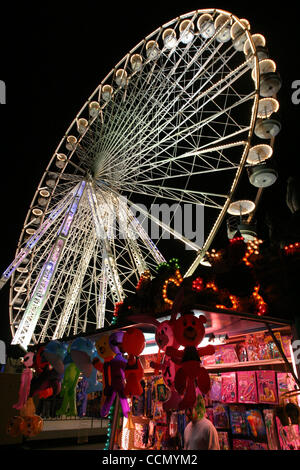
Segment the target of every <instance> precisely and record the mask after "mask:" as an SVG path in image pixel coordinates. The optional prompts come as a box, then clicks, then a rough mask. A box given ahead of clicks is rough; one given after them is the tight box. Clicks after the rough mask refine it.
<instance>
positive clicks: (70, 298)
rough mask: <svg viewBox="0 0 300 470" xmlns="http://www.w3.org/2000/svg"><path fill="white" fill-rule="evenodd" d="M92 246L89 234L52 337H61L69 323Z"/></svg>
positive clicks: (92, 250)
mask: <svg viewBox="0 0 300 470" xmlns="http://www.w3.org/2000/svg"><path fill="white" fill-rule="evenodd" d="M94 246H95V240H94V238H93V237H92V236H91V237H90V239H89V243H88V244H87V245H85V246H84V248H83V252H84V256H83V257H82V258H81V262H80V263H79V265H78V268H77V270H76V274H75V276H74V279H73V282H72V284H71V285H70V287H69V290H68V293H67V296H66V300H65V302H64V308H63V312H62V314H61V316H60V318H59V321H58V323H57V325H56V328H55V331H54V334H53V339H57V338H62V337H63V335H64V333H65V330H66V327H67V325H68V324H69V320H70V316H71V313H72V311H73V308H74V305H75V303H76V300H77V298H78V295H79V293H80V289H81V286H82V283H83V279H84V276H85V273H86V270H87V268H88V266H89V263H90V260H91V257H92V255H93V252H94Z"/></svg>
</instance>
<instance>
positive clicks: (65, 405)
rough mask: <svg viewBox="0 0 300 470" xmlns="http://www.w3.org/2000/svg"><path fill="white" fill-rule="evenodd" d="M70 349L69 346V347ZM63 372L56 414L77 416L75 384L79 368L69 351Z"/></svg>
mask: <svg viewBox="0 0 300 470" xmlns="http://www.w3.org/2000/svg"><path fill="white" fill-rule="evenodd" d="M69 349H70V348H69ZM64 365H65V372H64V378H63V382H62V385H61V396H62V397H63V401H62V404H61V407H60V409H59V410H57V412H56V415H57V416H77V407H76V386H77V383H78V379H79V375H80V370H79V369H78V367H77V366H76V364H75V363H74V362H73V361H72V358H71V354H70V351H68V353H67V355H66V357H65V359H64Z"/></svg>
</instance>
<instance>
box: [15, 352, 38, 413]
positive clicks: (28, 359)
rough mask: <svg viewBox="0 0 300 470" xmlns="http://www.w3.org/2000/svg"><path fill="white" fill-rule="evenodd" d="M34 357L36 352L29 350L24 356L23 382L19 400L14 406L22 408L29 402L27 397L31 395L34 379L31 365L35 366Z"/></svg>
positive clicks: (18, 408)
mask: <svg viewBox="0 0 300 470" xmlns="http://www.w3.org/2000/svg"><path fill="white" fill-rule="evenodd" d="M33 359H34V353H33V352H29V353H27V354H25V356H24V358H23V364H24V366H25V368H24V370H23V372H22V375H21V384H20V388H19V400H18V402H17V403H15V404H14V405H13V408H16V409H17V410H20V409H21V408H23V406H24V405H25V404H26V402H27V398H28V397H29V393H30V384H31V380H32V375H33V374H32V370H31V367H32V366H33Z"/></svg>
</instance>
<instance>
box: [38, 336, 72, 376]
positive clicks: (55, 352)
mask: <svg viewBox="0 0 300 470" xmlns="http://www.w3.org/2000/svg"><path fill="white" fill-rule="evenodd" d="M67 349H68V345H67V343H61V342H60V341H57V340H52V341H50V342H49V343H48V344H47V345H46V346H45V349H44V351H43V357H44V358H45V359H46V360H47V361H48V362H49V364H50V365H51V366H52V367H53V369H55V370H56V372H58V374H59V375H61V376H63V375H64V359H65V357H66V355H67Z"/></svg>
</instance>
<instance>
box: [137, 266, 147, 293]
mask: <svg viewBox="0 0 300 470" xmlns="http://www.w3.org/2000/svg"><path fill="white" fill-rule="evenodd" d="M150 280H151V273H150V271H149V269H147V270H146V271H145V272H143V273H142V275H141V277H140V279H139V282H138V283H137V286H136V290H140V289H141V287H142V286H143V284H144V283H145V282H149V281H150Z"/></svg>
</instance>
